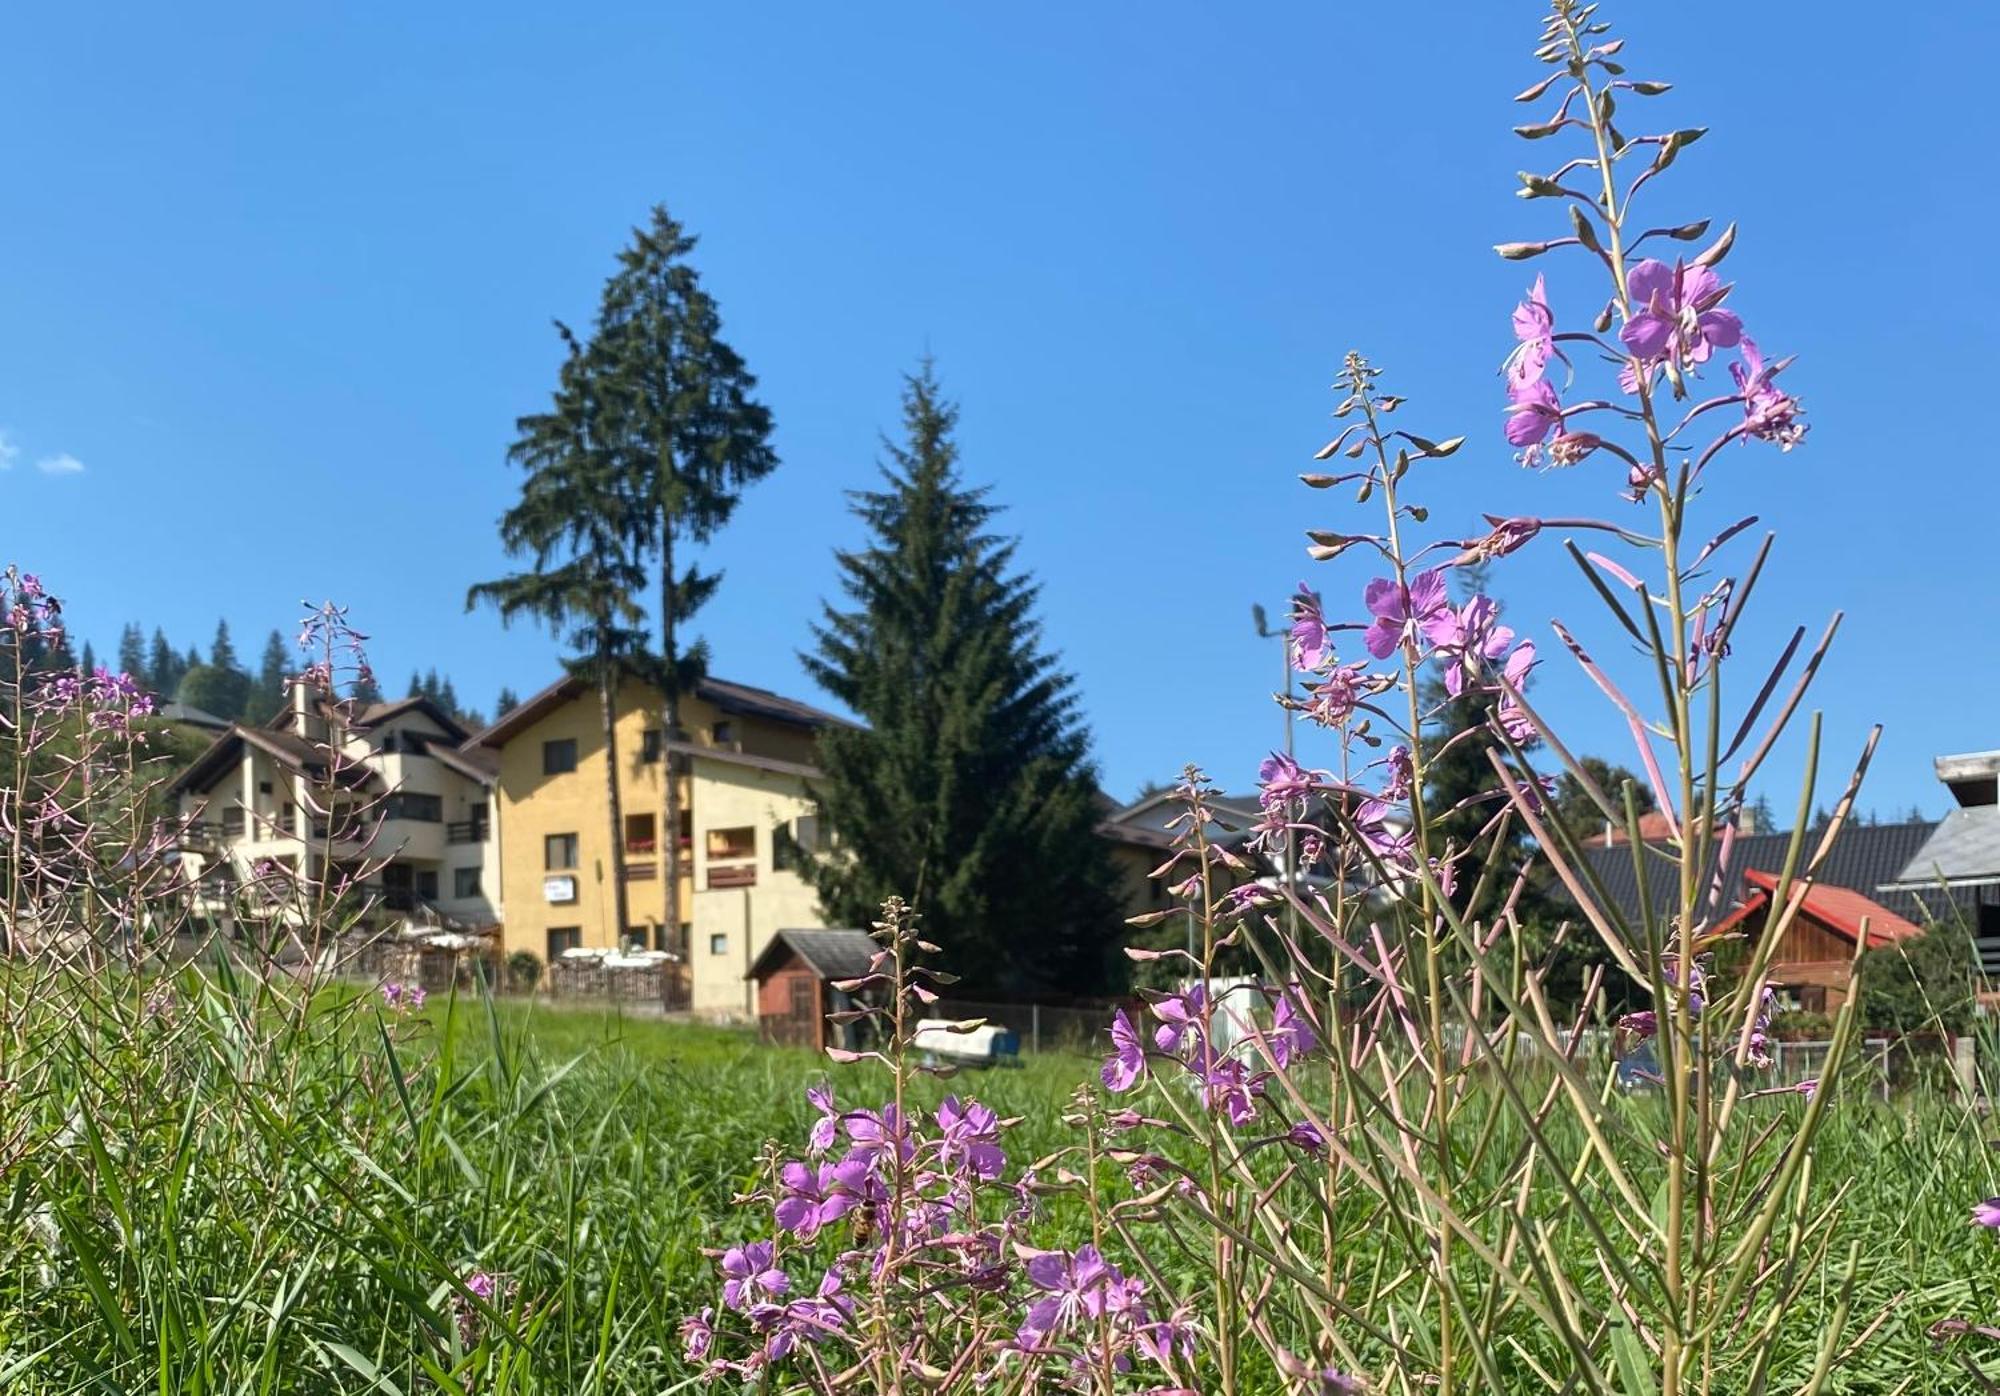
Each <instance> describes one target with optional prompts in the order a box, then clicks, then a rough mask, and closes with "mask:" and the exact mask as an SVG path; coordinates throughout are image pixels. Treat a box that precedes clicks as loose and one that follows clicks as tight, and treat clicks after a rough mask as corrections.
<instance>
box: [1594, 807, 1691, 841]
mask: <svg viewBox="0 0 2000 1396" xmlns="http://www.w3.org/2000/svg"><path fill="white" fill-rule="evenodd" d="M1674 834H1675V830H1674V822H1673V820H1671V819H1669V818H1667V816H1666V812H1665V811H1663V810H1651V811H1649V812H1647V813H1645V814H1642V815H1640V816H1639V838H1640V840H1641V841H1642V842H1644V843H1666V842H1667V841H1669V840H1670V839H1672V838H1673V837H1674ZM1604 842H1605V843H1606V844H1619V843H1629V842H1630V839H1628V838H1627V837H1626V834H1625V826H1624V825H1623V824H1608V826H1607V827H1606V829H1605V831H1604Z"/></svg>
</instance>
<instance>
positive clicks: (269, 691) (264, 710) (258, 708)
mask: <svg viewBox="0 0 2000 1396" xmlns="http://www.w3.org/2000/svg"><path fill="white" fill-rule="evenodd" d="M289 658H290V656H289V655H287V654H286V652H285V637H284V636H282V635H280V634H279V633H278V632H277V631H275V630H273V631H272V632H271V633H270V634H269V635H267V636H266V637H265V638H264V658H263V661H262V662H261V663H260V664H259V665H258V668H257V686H256V687H255V688H254V689H252V690H251V693H250V701H249V702H248V703H247V704H245V705H244V709H243V717H244V720H245V721H247V722H253V723H264V722H269V721H270V720H271V719H272V718H274V717H276V716H277V715H278V710H279V709H280V708H282V707H284V706H285V679H286V669H287V667H288V661H289Z"/></svg>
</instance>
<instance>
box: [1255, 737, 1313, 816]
mask: <svg viewBox="0 0 2000 1396" xmlns="http://www.w3.org/2000/svg"><path fill="white" fill-rule="evenodd" d="M1314 774H1315V773H1314V772H1312V771H1308V770H1307V769H1306V768H1305V767H1303V766H1301V765H1300V764H1299V763H1298V762H1297V761H1294V760H1293V759H1292V758H1291V757H1289V756H1287V755H1285V754H1284V753H1283V752H1281V751H1274V752H1272V753H1271V754H1270V755H1269V756H1267V757H1265V758H1264V760H1263V762H1262V763H1261V764H1260V765H1259V766H1258V767H1257V784H1258V786H1259V788H1260V793H1259V794H1258V796H1257V801H1258V803H1259V804H1261V805H1263V806H1264V808H1265V809H1266V810H1271V809H1274V808H1279V807H1284V806H1289V805H1292V804H1294V803H1296V802H1297V801H1299V800H1303V799H1305V798H1306V797H1307V796H1308V795H1310V794H1312V792H1313V776H1314Z"/></svg>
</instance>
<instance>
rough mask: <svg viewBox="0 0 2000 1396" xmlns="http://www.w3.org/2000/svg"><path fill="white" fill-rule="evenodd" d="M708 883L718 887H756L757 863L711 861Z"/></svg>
mask: <svg viewBox="0 0 2000 1396" xmlns="http://www.w3.org/2000/svg"><path fill="white" fill-rule="evenodd" d="M708 885H709V887H710V889H714V888H717V887H755V886H756V885H757V865H756V864H755V863H723V864H716V863H711V864H709V866H708Z"/></svg>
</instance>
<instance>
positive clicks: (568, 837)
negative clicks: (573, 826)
mask: <svg viewBox="0 0 2000 1396" xmlns="http://www.w3.org/2000/svg"><path fill="white" fill-rule="evenodd" d="M542 866H543V867H544V868H547V869H548V870H549V871H550V872H561V871H564V870H566V869H569V868H573V867H575V866H576V835H575V834H550V835H549V836H548V837H547V838H544V839H543V840H542Z"/></svg>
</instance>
